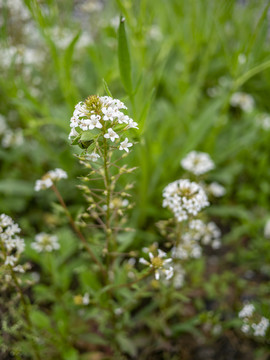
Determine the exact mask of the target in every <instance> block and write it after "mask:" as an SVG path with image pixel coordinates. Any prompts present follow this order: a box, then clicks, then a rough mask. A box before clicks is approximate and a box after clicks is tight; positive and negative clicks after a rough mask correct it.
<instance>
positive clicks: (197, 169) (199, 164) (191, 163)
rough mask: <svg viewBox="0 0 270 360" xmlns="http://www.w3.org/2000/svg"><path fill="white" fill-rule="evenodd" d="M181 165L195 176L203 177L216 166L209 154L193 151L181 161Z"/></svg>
mask: <svg viewBox="0 0 270 360" xmlns="http://www.w3.org/2000/svg"><path fill="white" fill-rule="evenodd" d="M181 165H182V167H183V168H184V169H185V170H188V171H190V172H191V173H193V174H195V175H202V174H205V173H206V172H208V171H210V170H212V169H214V167H215V164H214V162H213V161H212V159H211V158H210V156H209V155H208V154H207V153H203V152H198V151H191V152H190V153H188V154H187V155H186V157H185V158H184V159H183V160H182V161H181Z"/></svg>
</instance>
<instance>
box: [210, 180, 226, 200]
mask: <svg viewBox="0 0 270 360" xmlns="http://www.w3.org/2000/svg"><path fill="white" fill-rule="evenodd" d="M207 191H208V193H210V194H211V195H213V196H215V197H221V196H223V195H225V194H226V189H225V188H224V186H222V185H220V184H219V183H217V182H215V181H214V182H212V183H211V184H209V185H208V186H207Z"/></svg>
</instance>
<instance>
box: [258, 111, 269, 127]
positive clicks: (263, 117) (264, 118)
mask: <svg viewBox="0 0 270 360" xmlns="http://www.w3.org/2000/svg"><path fill="white" fill-rule="evenodd" d="M256 123H257V125H258V126H259V127H261V128H262V129H263V130H265V131H268V130H270V115H269V114H260V115H258V116H257V117H256Z"/></svg>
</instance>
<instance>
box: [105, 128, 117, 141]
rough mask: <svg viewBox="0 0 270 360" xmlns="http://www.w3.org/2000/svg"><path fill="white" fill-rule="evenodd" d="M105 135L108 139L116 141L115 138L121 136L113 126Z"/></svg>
mask: <svg viewBox="0 0 270 360" xmlns="http://www.w3.org/2000/svg"><path fill="white" fill-rule="evenodd" d="M104 137H105V138H106V139H110V140H111V141H112V142H114V140H115V139H118V138H119V135H118V134H116V132H115V131H113V129H112V128H109V129H108V132H107V134H105V135H104Z"/></svg>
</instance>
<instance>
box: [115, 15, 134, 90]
mask: <svg viewBox="0 0 270 360" xmlns="http://www.w3.org/2000/svg"><path fill="white" fill-rule="evenodd" d="M118 63H119V70H120V75H121V79H122V82H123V85H124V87H125V90H126V91H127V93H128V94H129V95H131V93H132V79H131V61H130V53H129V48H128V41H127V35H126V29H125V18H123V17H122V16H121V17H120V24H119V28H118Z"/></svg>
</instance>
